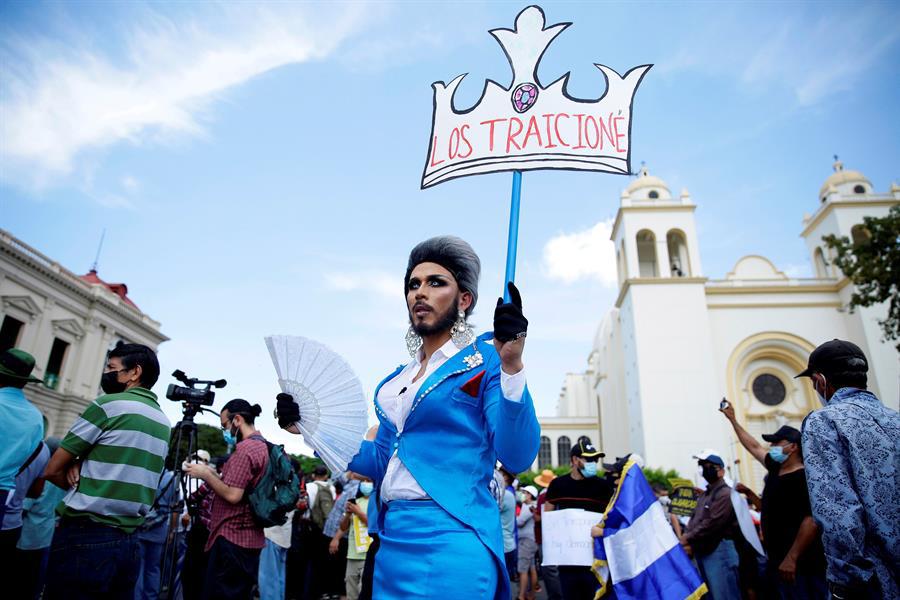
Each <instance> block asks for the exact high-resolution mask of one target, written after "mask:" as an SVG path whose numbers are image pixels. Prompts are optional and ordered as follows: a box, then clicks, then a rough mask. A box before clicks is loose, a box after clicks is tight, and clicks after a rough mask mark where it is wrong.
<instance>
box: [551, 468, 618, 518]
mask: <svg viewBox="0 0 900 600" xmlns="http://www.w3.org/2000/svg"><path fill="white" fill-rule="evenodd" d="M612 495H613V486H612V484H611V483H610V482H608V481H607V480H606V479H604V478H603V477H585V478H584V479H572V475H571V474H567V475H561V476H560V477H557V478H556V479H554V480H553V481H551V482H550V487H549V488H547V502H552V503H553V506H554V507H555V508H557V509H560V510H562V509H564V508H583V509H585V510H590V511H592V512H598V513H602V512H603V511H605V510H606V505H607V504H609V500H610V498H612Z"/></svg>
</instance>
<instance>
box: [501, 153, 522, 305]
mask: <svg viewBox="0 0 900 600" xmlns="http://www.w3.org/2000/svg"><path fill="white" fill-rule="evenodd" d="M521 196H522V171H513V182H512V198H511V200H510V205H509V240H508V241H507V243H506V280H505V281H504V282H503V301H504V302H507V303H508V302H509V289H508V288H507V285H506V283H507V282H509V281H515V278H516V246H517V245H518V242H519V199H520V198H521Z"/></svg>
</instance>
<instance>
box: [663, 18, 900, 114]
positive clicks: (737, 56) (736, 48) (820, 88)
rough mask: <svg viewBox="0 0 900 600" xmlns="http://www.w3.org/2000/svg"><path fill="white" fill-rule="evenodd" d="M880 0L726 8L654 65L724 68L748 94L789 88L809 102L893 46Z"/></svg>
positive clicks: (853, 81) (847, 83) (850, 80)
mask: <svg viewBox="0 0 900 600" xmlns="http://www.w3.org/2000/svg"><path fill="white" fill-rule="evenodd" d="M885 7H886V5H882V6H879V5H877V4H876V5H871V4H870V5H865V6H861V7H857V6H855V5H854V6H853V7H850V8H849V9H848V10H846V11H829V12H820V14H815V15H810V14H807V13H805V12H804V13H803V14H800V15H794V16H784V17H780V18H778V19H773V18H772V17H771V16H769V17H762V18H756V19H749V18H748V16H747V15H746V14H744V13H743V12H741V11H738V12H733V13H726V14H724V15H723V16H721V17H720V21H719V23H718V24H717V25H715V26H712V25H706V26H705V30H704V35H702V36H686V37H685V39H684V40H683V41H682V42H681V46H680V47H678V48H674V49H671V50H670V51H669V54H668V56H667V58H666V59H665V60H663V61H660V64H658V65H656V66H655V67H654V72H655V73H657V74H658V75H662V76H667V77H672V76H675V75H676V74H677V73H679V72H682V71H699V72H706V73H715V74H726V75H728V76H734V77H736V79H737V81H738V82H739V83H740V85H741V86H742V87H744V88H745V89H746V90H747V91H748V93H755V94H766V93H768V92H769V91H770V90H772V89H778V88H780V89H785V90H789V91H790V93H791V94H792V95H793V97H794V99H795V101H796V103H797V105H799V106H811V105H815V104H817V103H819V102H821V101H823V100H825V99H826V98H828V97H829V96H831V95H833V94H835V93H838V92H843V91H847V90H852V89H854V88H855V87H856V86H857V85H858V83H859V80H860V78H861V77H862V76H863V75H864V74H865V72H866V71H868V70H869V69H871V68H873V67H874V66H876V65H877V64H878V62H879V61H881V60H882V59H884V58H885V57H886V56H888V55H889V50H891V48H893V47H895V46H896V44H897V42H898V40H900V29H898V28H896V27H885V26H884V24H885V23H888V22H892V21H893V20H896V12H895V11H892V10H885ZM773 22H774V23H776V24H775V25H774V26H773ZM889 66H890V65H889V64H885V65H884V66H883V68H889Z"/></svg>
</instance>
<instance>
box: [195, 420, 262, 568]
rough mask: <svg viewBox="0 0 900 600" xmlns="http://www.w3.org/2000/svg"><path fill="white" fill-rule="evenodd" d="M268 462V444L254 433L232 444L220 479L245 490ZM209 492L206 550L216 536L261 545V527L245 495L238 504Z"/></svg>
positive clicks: (242, 546) (260, 473)
mask: <svg viewBox="0 0 900 600" xmlns="http://www.w3.org/2000/svg"><path fill="white" fill-rule="evenodd" d="M268 463H269V447H268V446H267V445H266V443H265V441H263V438H262V436H261V435H254V436H253V437H251V438H247V439H246V440H242V441H240V442H238V444H237V446H235V447H234V452H233V453H232V455H231V456H230V457H229V458H228V461H227V462H226V463H225V465H224V466H223V467H222V481H223V482H224V483H225V484H227V485H230V486H231V487H236V488H241V489H242V490H247V489H248V488H251V487H252V486H253V485H254V484H256V483H257V482H258V481H259V478H260V477H262V475H263V473H264V472H265V470H266V465H268ZM212 495H213V496H214V497H213V499H212V505H211V506H210V510H209V512H210V517H209V520H210V523H209V540H208V541H207V542H206V551H207V552H209V549H210V548H212V545H213V542H215V541H216V538H217V537H219V536H222V537H224V538H225V539H226V540H228V541H229V542H231V543H232V544H235V545H237V546H240V547H241V548H262V547H264V546H265V545H266V536H265V535H263V528H262V527H260V526H259V525H257V524H256V522H255V521H254V520H253V515H252V514H251V513H250V504H249V503H248V502H247V498H246V496H245V497H244V498H243V499H242V500H241V501H240V502H238V503H237V504H232V503H231V502H229V501H228V500H226V499H224V498H222V497H221V496H219V495H218V494H212Z"/></svg>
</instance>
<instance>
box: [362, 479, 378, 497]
mask: <svg viewBox="0 0 900 600" xmlns="http://www.w3.org/2000/svg"><path fill="white" fill-rule="evenodd" d="M374 489H375V484H374V483H372V482H371V481H361V482H360V483H359V491H360V492H362V495H363V496H368V495H369V494H371V493H372V490H374Z"/></svg>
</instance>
